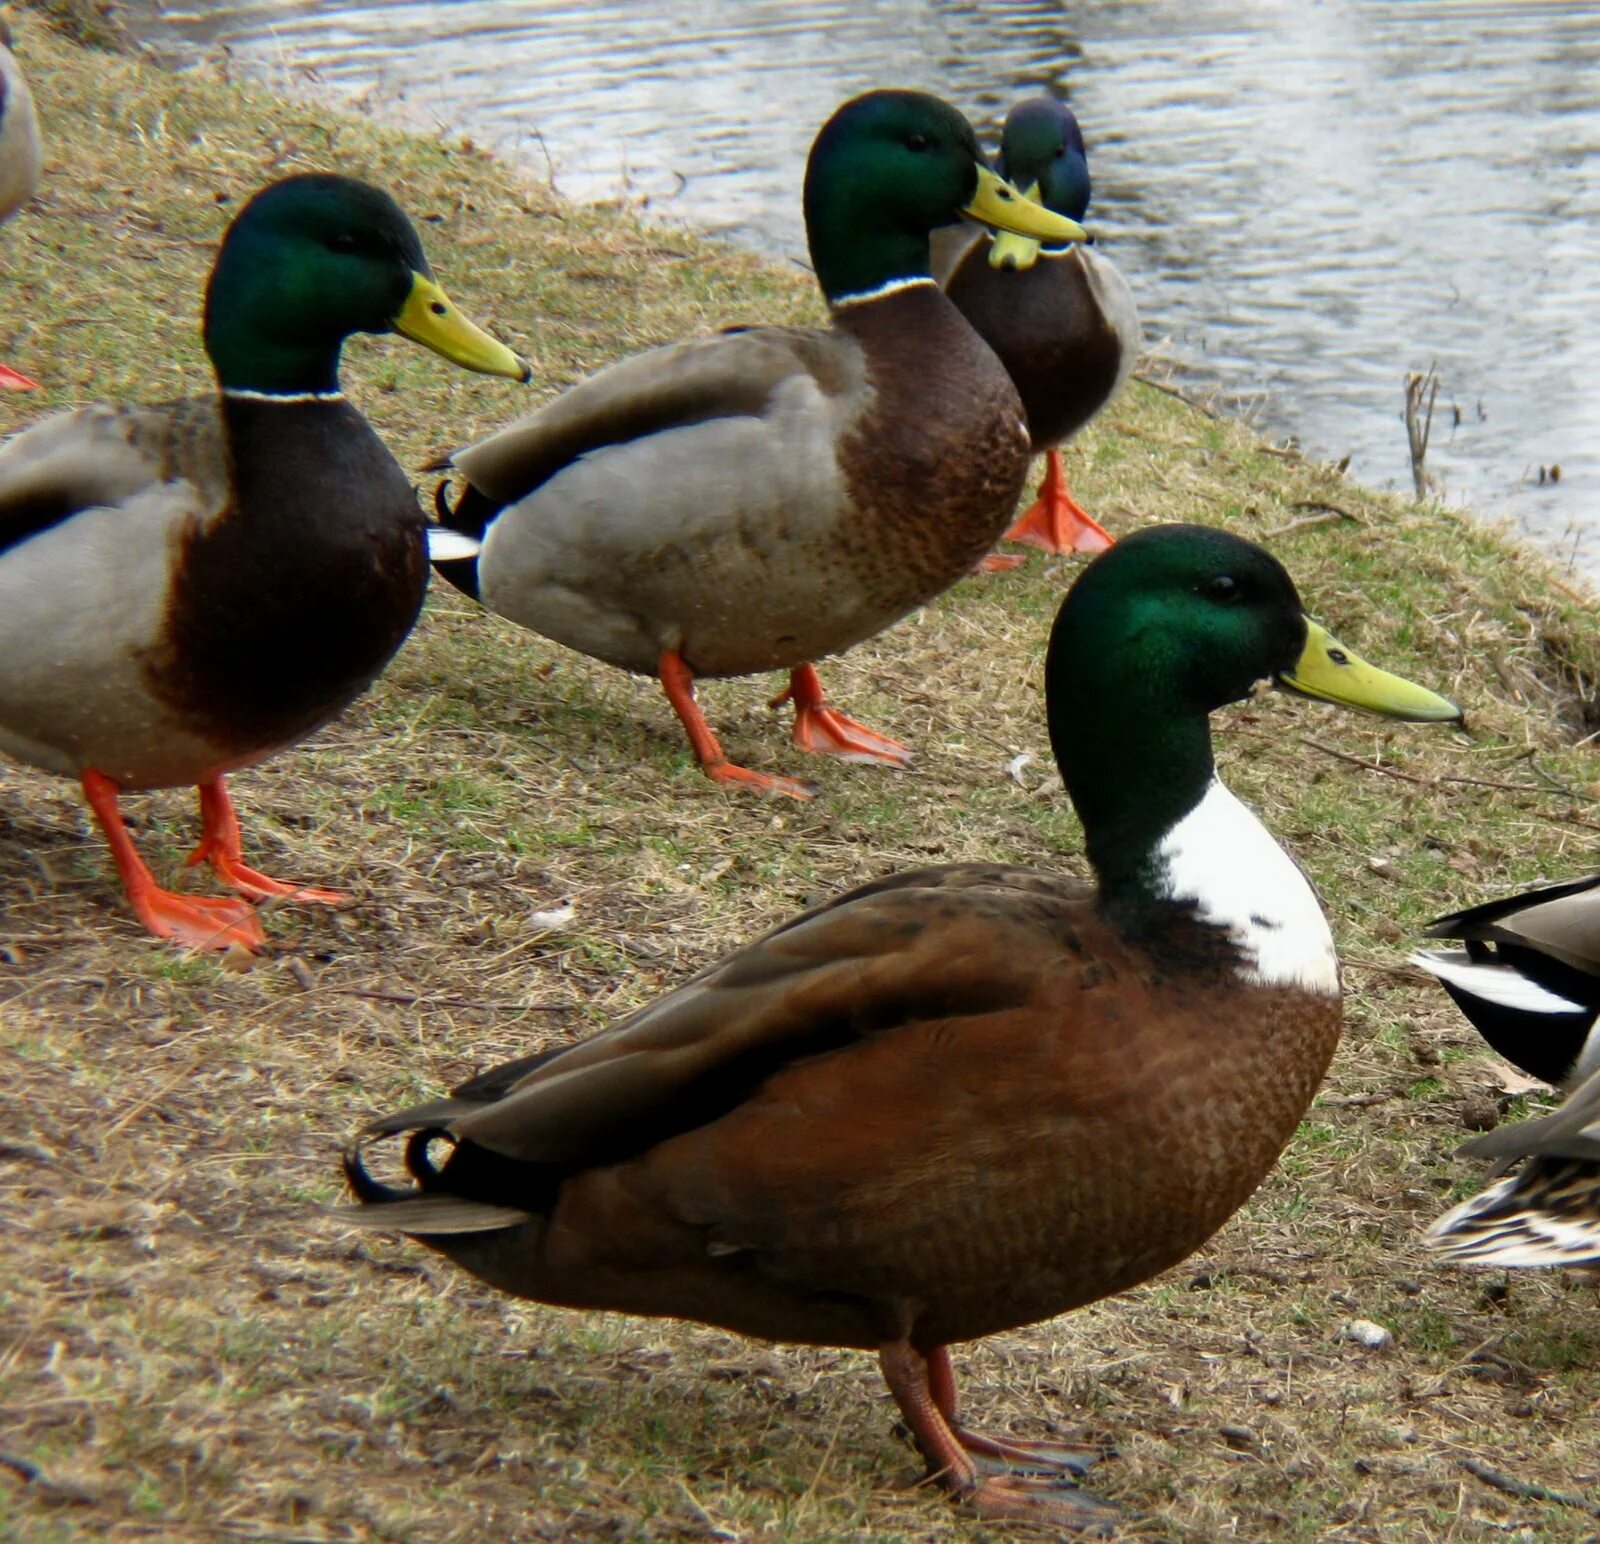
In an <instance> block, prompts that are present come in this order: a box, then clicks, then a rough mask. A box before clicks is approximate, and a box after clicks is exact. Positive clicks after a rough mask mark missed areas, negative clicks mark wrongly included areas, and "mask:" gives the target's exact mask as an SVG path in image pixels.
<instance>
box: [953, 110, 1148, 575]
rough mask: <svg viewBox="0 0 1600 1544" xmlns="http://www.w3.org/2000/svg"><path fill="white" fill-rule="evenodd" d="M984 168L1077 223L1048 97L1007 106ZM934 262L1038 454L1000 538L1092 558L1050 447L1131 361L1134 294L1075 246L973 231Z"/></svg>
mask: <svg viewBox="0 0 1600 1544" xmlns="http://www.w3.org/2000/svg"><path fill="white" fill-rule="evenodd" d="M995 165H996V169H997V170H998V171H999V172H1000V175H1001V176H1003V177H1005V178H1007V179H1008V180H1009V181H1011V182H1012V183H1014V184H1015V185H1016V186H1017V187H1019V188H1021V189H1022V191H1023V192H1024V193H1026V194H1027V196H1028V197H1029V198H1031V199H1035V200H1037V201H1038V202H1039V203H1041V204H1043V205H1044V206H1045V207H1046V208H1047V209H1053V210H1055V211H1056V212H1057V213H1058V214H1063V215H1066V216H1067V217H1068V218H1069V219H1072V220H1082V219H1083V217H1084V214H1085V211H1086V210H1087V209H1088V207H1089V161H1088V156H1087V153H1086V152H1085V150H1084V145H1083V134H1082V131H1081V130H1080V129H1079V127H1078V120H1077V119H1076V118H1075V117H1074V116H1073V113H1072V109H1071V108H1069V107H1068V106H1066V104H1065V103H1062V102H1058V101H1056V100H1055V99H1054V98H1053V97H1048V96H1036V97H1028V98H1026V99H1025V100H1023V101H1021V102H1018V103H1017V105H1016V106H1015V107H1013V108H1012V109H1011V111H1010V112H1009V113H1008V114H1007V115H1006V121H1005V127H1004V129H1003V131H1002V135H1001V141H1000V155H999V158H998V159H997V161H996V163H995ZM936 250H939V249H938V248H936ZM945 265H946V266H945V267H944V268H943V269H942V270H941V269H939V268H936V269H935V274H936V276H937V277H939V278H940V280H941V282H942V283H943V284H944V289H945V293H946V294H947V295H948V296H949V297H950V298H951V300H953V301H954V302H955V303H956V305H957V307H958V308H959V309H960V311H961V314H962V315H963V316H965V317H966V319H967V320H968V321H969V322H971V323H972V325H973V327H975V328H976V329H977V332H978V335H979V336H980V337H981V338H982V339H983V340H984V342H986V343H987V344H988V345H989V347H990V348H992V349H993V350H994V351H995V353H996V354H998V355H999V356H1000V362H1001V363H1002V364H1003V365H1004V366H1005V367H1006V370H1007V372H1008V373H1009V374H1010V376H1011V379H1012V380H1013V381H1014V382H1015V383H1016V387H1017V391H1018V393H1019V394H1020V396H1021V397H1022V405H1023V407H1024V409H1025V410H1026V411H1027V415H1028V430H1029V433H1030V436H1031V439H1032V443H1033V450H1034V453H1035V454H1036V455H1038V454H1043V456H1044V458H1045V475H1044V483H1043V485H1042V486H1041V487H1040V490H1039V497H1038V499H1037V500H1036V501H1035V503H1034V504H1033V505H1032V506H1031V507H1030V508H1029V509H1028V511H1027V512H1026V513H1025V514H1024V515H1023V516H1022V518H1021V519H1020V520H1018V521H1017V522H1016V524H1015V525H1013V526H1012V527H1011V529H1010V530H1008V531H1007V532H1006V540H1007V541H1016V542H1026V543H1028V544H1029V545H1031V546H1035V547H1042V548H1043V549H1044V550H1045V551H1046V552H1099V551H1102V550H1103V549H1104V548H1106V547H1109V546H1110V545H1111V537H1110V536H1109V535H1107V533H1106V531H1105V530H1104V529H1103V527H1101V526H1100V525H1099V524H1098V523H1097V522H1096V521H1095V520H1093V519H1092V518H1091V517H1090V516H1089V515H1088V513H1087V512H1086V511H1085V510H1084V509H1083V508H1082V507H1081V506H1080V505H1079V504H1078V502H1077V500H1075V499H1074V498H1073V497H1072V495H1071V494H1070V493H1069V492H1068V491H1067V479H1066V474H1065V472H1064V471H1063V470H1062V466H1061V450H1060V447H1061V446H1062V445H1063V444H1065V443H1066V441H1067V440H1069V439H1071V437H1072V436H1073V435H1074V434H1076V433H1077V432H1078V430H1080V429H1081V428H1083V426H1084V425H1085V424H1087V423H1088V422H1089V420H1090V419H1091V418H1093V417H1094V416H1095V414H1096V413H1098V412H1099V411H1100V410H1101V408H1103V407H1104V406H1105V405H1106V404H1107V403H1108V402H1109V401H1110V400H1111V399H1112V397H1114V396H1115V395H1116V393H1117V391H1118V389H1119V388H1120V387H1121V386H1122V383H1123V382H1124V381H1125V380H1127V378H1128V375H1129V373H1130V372H1131V371H1132V369H1133V367H1134V363H1135V361H1136V360H1137V359H1138V357H1139V347H1140V334H1139V310H1138V307H1137V306H1136V305H1135V304H1134V299H1133V291H1132V290H1130V289H1129V288H1128V283H1127V281H1126V280H1125V279H1124V278H1123V277H1122V275H1121V274H1120V273H1119V272H1118V271H1117V269H1116V267H1115V265H1114V264H1113V263H1112V262H1111V260H1110V259H1109V258H1108V257H1106V255H1105V254H1104V253H1103V252H1101V251H1099V250H1098V249H1097V248H1094V247H1090V246H1087V245H1085V244H1083V243H1082V242H1078V243H1074V244H1072V245H1063V244H1059V243H1057V244H1050V245H1046V244H1042V243H1040V242H1038V241H1035V240H1030V239H1028V238H1026V237H1018V236H1013V235H999V236H994V237H990V236H988V235H985V234H983V233H981V232H973V233H971V234H970V236H969V238H968V239H967V240H965V241H964V242H959V243H955V244H954V250H950V249H949V248H946V249H945ZM985 566H986V567H1005V566H1009V561H1008V560H1005V559H999V560H996V561H994V562H991V563H989V564H986V565H985Z"/></svg>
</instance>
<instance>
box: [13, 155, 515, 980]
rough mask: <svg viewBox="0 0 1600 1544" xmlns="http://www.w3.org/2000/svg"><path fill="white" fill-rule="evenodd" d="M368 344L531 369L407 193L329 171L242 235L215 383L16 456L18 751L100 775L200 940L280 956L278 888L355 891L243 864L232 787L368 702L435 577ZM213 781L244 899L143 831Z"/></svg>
mask: <svg viewBox="0 0 1600 1544" xmlns="http://www.w3.org/2000/svg"><path fill="white" fill-rule="evenodd" d="M354 332H375V333H388V332H398V333H400V334H402V335H403V336H405V337H407V338H410V339H411V340H412V341H414V342H417V343H421V344H422V345H423V346H424V347H426V348H430V349H432V350H433V351H434V352H435V353H437V354H439V355H441V356H442V357H444V358H445V359H448V360H450V361H452V362H453V363H455V364H459V365H461V366H463V367H465V368H466V369H469V370H477V371H482V372H484V373H486V374H490V375H501V376H507V377H509V378H511V379H513V380H517V381H526V380H527V379H528V378H529V374H530V372H529V369H528V366H527V364H526V363H525V362H524V361H523V360H521V359H519V358H518V357H517V356H516V355H515V354H513V353H512V352H511V350H510V349H508V348H507V347H505V345H504V344H502V343H497V342H496V341H495V340H494V339H493V338H491V337H489V336H488V334H486V333H484V332H482V331H480V330H479V329H478V328H477V327H475V326H474V325H473V324H472V323H471V322H469V321H467V320H466V318H465V317H463V316H462V315H461V314H460V312H458V311H457V310H456V309H455V308H454V306H452V305H451V303H450V301H449V300H448V298H447V297H446V295H445V293H444V291H443V290H442V289H440V287H439V286H438V284H437V283H435V282H434V279H433V276H432V271H431V270H430V268H429V267H428V261H427V258H426V257H424V256H423V252H422V245H421V243H420V242H419V241H418V239H417V233H416V231H415V229H414V228H413V227H412V225H411V222H410V221H409V220H408V219H407V218H406V216H405V214H404V213H403V211H402V210H401V209H400V206H399V205H398V204H396V203H395V201H394V200H393V199H392V198H390V197H389V195H388V194H387V193H383V192H380V191H379V190H378V189H376V188H373V187H369V186H367V184H365V183H362V182H357V181H354V180H353V179H351V178H348V177H339V176H333V175H329V174H320V173H313V174H306V175H302V176H296V177H289V178H285V179H284V180H282V181H280V182H276V183H274V184H272V185H271V186H270V187H267V188H264V189H263V190H262V191H260V192H259V193H257V194H256V195H255V197H253V198H252V199H251V200H250V201H249V202H248V203H247V204H246V205H245V206H244V208H243V209H241V210H240V211H239V214H238V215H237V216H236V217H235V219H234V221H233V223H232V225H230V226H229V228H228V231H227V233H226V234H225V235H224V237H223V240H222V245H221V247H220V249H219V250H218V253H217V258H216V263H215V265H214V267H213V269H212V272H211V280H210V284H209V286H208V287H207V290H206V306H205V328H204V336H205V345H206V352H207V353H208V354H209V355H210V357H211V362H212V365H213V367H214V368H215V370H216V374H217V383H218V387H219V390H218V392H217V394H216V395H215V396H211V397H206V398H200V399H195V400H191V401H185V402H177V403H169V404H165V405H162V406H154V407H107V406H99V407H87V408H80V409H78V410H77V411H75V412H69V413H60V414H57V415H55V416H54V417H51V418H46V419H44V420H42V421H41V422H39V423H36V424H34V425H32V426H31V427H29V428H28V429H25V430H24V431H23V432H22V433H20V434H18V435H16V436H15V437H14V438H13V439H11V440H9V441H7V442H6V443H5V444H4V445H3V446H0V660H4V662H5V664H4V668H3V669H0V751H4V752H7V753H9V754H10V755H12V756H15V757H17V758H18V759H19V760H21V761H25V762H28V763H30V764H31V765H33V766H37V767H42V768H44V769H45V770H47V771H51V772H58V773H61V774H63V775H64V776H68V777H76V778H78V779H80V780H81V781H82V784H83V789H84V793H85V795H86V797H87V798H88V800H89V804H90V807H91V809H92V810H93V811H94V814H95V818H96V819H97V820H98V821H99V823H100V826H101V829H102V830H103V831H104V832H105V835H106V838H107V840H108V841H109V842H110V844H111V851H112V855H113V857H114V858H115V860H116V864H117V868H118V871H119V873H120V875H121V878H122V883H123V888H124V890H125V891H126V893H127V896H128V900H129V903H130V904H131V905H132V907H133V910H134V912H135V914H136V915H137V916H138V917H139V920H140V921H141V922H143V923H144V925H145V926H146V927H147V928H148V929H149V930H150V931H151V932H152V933H154V934H156V935H157V936H158V937H162V938H169V939H172V940H174V941H176V942H179V943H182V944H186V945H188V946H189V947H191V948H198V949H213V950H221V949H226V948H228V947H229V946H230V945H239V946H241V947H243V948H245V949H251V950H253V949H255V948H257V947H259V946H260V945H261V943H262V942H263V941H264V936H265V935H264V933H263V931H262V928H261V923H260V920H259V918H258V917H257V915H256V913H255V910H254V908H253V906H252V905H251V904H250V903H251V902H252V901H255V900H259V899H262V898H264V897H266V896H272V895H285V896H293V897H295V898H297V899H301V900H315V901H325V902H330V903H331V902H336V901H338V900H340V899H342V897H340V896H338V895H336V894H334V893H333V892H331V891H323V890H312V889H306V888H304V887H301V886H298V885H294V884H288V883H285V882H284V881H281V880H276V879H272V878H269V877H268V876H267V875H265V874H262V873H259V872H258V871H257V870H255V869H252V868H249V867H247V866H246V865H245V864H244V862H243V860H242V857H241V853H240V839H239V823H238V820H237V818H236V817H235V815H234V812H233V806H232V803H231V801H230V799H229V797H228V793H227V790H226V787H225V785H224V781H223V779H224V775H225V774H226V773H229V772H232V771H234V770H236V769H238V768H240V767H246V766H249V765H251V764H252V763H254V762H257V761H261V760H263V759H264V758H265V757H267V756H270V755H271V754H273V753H274V752H275V751H278V750H281V749H283V748H284V747H285V746H288V745H292V744H294V743H295V742H296V741H297V740H301V739H303V738H304V737H305V736H306V735H308V734H310V733H311V732H312V731H313V730H315V729H317V728H318V727H319V726H321V725H322V724H324V723H326V722H327V721H328V720H329V719H331V718H332V717H334V715H335V714H337V713H339V712H340V711H341V710H342V709H344V708H345V707H346V706H347V705H348V704H349V703H350V702H351V701H352V700H354V698H356V697H357V696H358V695H360V693H361V692H363V691H365V690H366V688H367V687H368V686H369V685H371V683H372V682H373V680H374V679H375V678H376V677H377V675H378V673H379V672H380V671H381V670H382V669H383V667H384V665H385V664H387V663H388V661H389V658H390V656H391V655H393V653H394V652H395V650H396V649H398V648H399V647H400V644H401V643H402V642H403V641H404V639H405V636H406V634H407V633H408V632H410V630H411V626H412V623H413V622H414V621H415V620H416V617H417V612H418V611H419V609H420V608H421V605H422V597H423V594H424V591H425V589H426V587H427V579H428V563H427V542H426V534H425V533H426V522H425V520H424V518H423V514H422V511H421V509H420V507H419V506H418V504H417V500H416V495H415V494H414V492H413V491H412V487H411V483H410V481H409V479H408V478H407V477H406V475H405V473H404V472H403V471H401V469H400V467H399V465H398V464H397V463H396V461H395V459H394V457H393V456H392V455H390V454H389V451H388V450H387V449H386V448H385V446H384V444H383V441H382V440H380V439H379V438H378V436H377V434H376V433H374V432H373V429H372V427H371V425H370V424H368V423H367V421H366V419H365V418H363V417H362V416H361V414H360V413H359V412H358V411H357V410H356V408H355V407H353V406H352V405H351V404H350V403H349V402H348V401H346V400H345V397H344V394H343V393H342V392H341V391H340V389H339V356H340V351H341V349H342V347H343V344H344V340H345V339H346V338H347V337H348V336H349V335H350V334H351V333H354ZM191 784H192V785H194V786H196V787H197V788H198V790H199V793H200V808H201V814H202V817H203V832H202V836H201V841H200V845H199V847H198V848H197V849H196V850H195V852H194V854H193V855H192V856H191V858H190V862H191V863H194V862H199V861H201V860H204V861H207V862H209V863H210V865H211V867H212V868H213V869H214V870H215V872H216V874H217V876H218V878H220V879H221V880H222V881H223V883H224V884H226V885H228V886H229V887H230V888H231V889H233V890H234V891H236V892H237V893H238V894H239V895H240V896H241V897H243V899H241V900H233V899H230V898H221V897H207V896H194V895H179V894H176V893H174V892H172V891H169V890H165V889H163V888H162V887H161V886H160V885H158V884H157V883H156V881H155V879H154V877H153V876H152V875H151V873H150V871H149V869H148V868H146V866H145V864H144V862H143V860H142V859H141V858H140V857H139V854H138V853H137V851H136V850H135V849H134V846H133V843H132V841H131V840H130V839H129V836H128V833H127V829H126V827H125V826H124V824H123V821H122V817H121V815H120V813H119V810H118V795H119V794H120V793H121V792H122V791H124V790H128V789H148V788H170V787H181V786H185V785H191Z"/></svg>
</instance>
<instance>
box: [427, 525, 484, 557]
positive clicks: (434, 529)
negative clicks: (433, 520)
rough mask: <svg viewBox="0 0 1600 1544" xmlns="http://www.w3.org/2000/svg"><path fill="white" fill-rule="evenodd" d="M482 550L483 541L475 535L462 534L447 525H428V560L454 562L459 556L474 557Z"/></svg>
mask: <svg viewBox="0 0 1600 1544" xmlns="http://www.w3.org/2000/svg"><path fill="white" fill-rule="evenodd" d="M482 551H483V543H482V542H481V541H479V540H478V538H477V537H476V536H464V535H462V533H461V532H460V531H452V530H451V529H450V527H449V526H447V525H430V526H429V527H428V561H429V562H430V563H454V562H456V561H458V560H459V559H461V558H475V557H477V555H478V554H479V553H480V552H482Z"/></svg>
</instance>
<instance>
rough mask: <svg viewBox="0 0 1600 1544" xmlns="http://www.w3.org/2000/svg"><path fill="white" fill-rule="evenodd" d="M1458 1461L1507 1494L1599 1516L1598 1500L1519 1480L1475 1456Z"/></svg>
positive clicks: (1534, 1481)
mask: <svg viewBox="0 0 1600 1544" xmlns="http://www.w3.org/2000/svg"><path fill="white" fill-rule="evenodd" d="M1460 1463H1461V1467H1462V1468H1463V1469H1465V1470H1466V1471H1467V1473H1469V1474H1475V1475H1477V1477H1478V1478H1479V1479H1480V1480H1482V1481H1483V1483H1484V1484H1485V1485H1492V1486H1493V1487H1494V1488H1495V1489H1496V1490H1499V1491H1504V1492H1505V1494H1506V1495H1508V1496H1516V1497H1518V1498H1519V1499H1520V1500H1523V1501H1553V1502H1554V1503H1555V1504H1556V1505H1557V1506H1570V1507H1572V1508H1573V1509H1574V1510H1575V1511H1579V1512H1587V1513H1588V1514H1589V1515H1590V1516H1591V1517H1600V1502H1595V1501H1591V1500H1590V1499H1589V1498H1588V1497H1587V1496H1573V1495H1569V1494H1568V1493H1567V1492H1566V1491H1563V1490H1552V1489H1551V1488H1550V1487H1549V1486H1548V1485H1540V1484H1539V1483H1538V1482H1537V1481H1536V1480H1519V1479H1517V1478H1516V1476H1515V1475H1510V1474H1506V1473H1505V1472H1504V1471H1503V1470H1500V1469H1492V1468H1490V1467H1489V1465H1488V1464H1486V1463H1483V1462H1481V1461H1480V1460H1478V1459H1476V1458H1463V1459H1461V1460H1460Z"/></svg>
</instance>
